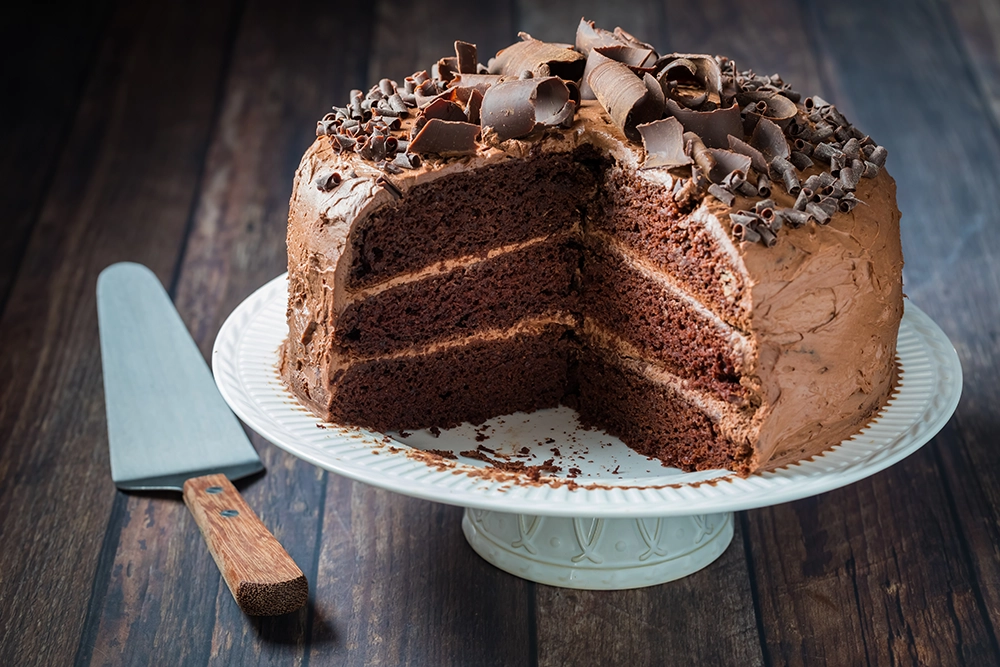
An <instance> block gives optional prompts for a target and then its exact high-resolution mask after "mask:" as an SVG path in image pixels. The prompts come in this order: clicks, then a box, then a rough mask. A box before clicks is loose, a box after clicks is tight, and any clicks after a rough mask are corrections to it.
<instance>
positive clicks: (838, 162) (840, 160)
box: [830, 153, 847, 178]
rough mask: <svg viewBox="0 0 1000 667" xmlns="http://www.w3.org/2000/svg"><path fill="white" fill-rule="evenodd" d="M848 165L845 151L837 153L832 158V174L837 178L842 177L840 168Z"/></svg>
mask: <svg viewBox="0 0 1000 667" xmlns="http://www.w3.org/2000/svg"><path fill="white" fill-rule="evenodd" d="M846 166H847V156H846V155H844V154H843V153H837V154H836V155H834V156H833V157H832V158H830V174H831V175H833V176H834V177H836V178H840V170H841V169H843V168H844V167H846Z"/></svg>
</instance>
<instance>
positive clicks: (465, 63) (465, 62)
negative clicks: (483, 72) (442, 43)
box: [455, 40, 479, 74]
mask: <svg viewBox="0 0 1000 667" xmlns="http://www.w3.org/2000/svg"><path fill="white" fill-rule="evenodd" d="M455 58H456V60H458V68H457V69H458V71H459V72H460V73H462V74H475V73H476V63H477V62H478V60H479V57H478V55H477V53H476V45H475V44H469V43H468V42H462V41H457V40H456V42H455Z"/></svg>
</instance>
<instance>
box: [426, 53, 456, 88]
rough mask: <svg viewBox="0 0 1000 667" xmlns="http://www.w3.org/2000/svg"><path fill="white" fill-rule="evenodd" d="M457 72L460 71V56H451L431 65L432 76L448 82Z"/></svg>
mask: <svg viewBox="0 0 1000 667" xmlns="http://www.w3.org/2000/svg"><path fill="white" fill-rule="evenodd" d="M456 72H458V58H457V57H455V56H449V57H447V58H442V59H441V60H439V61H437V62H436V63H434V65H433V66H432V67H431V78H434V79H440V80H441V81H445V82H448V81H451V79H452V77H454V76H455V73H456Z"/></svg>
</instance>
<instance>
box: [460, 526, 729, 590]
mask: <svg viewBox="0 0 1000 667" xmlns="http://www.w3.org/2000/svg"><path fill="white" fill-rule="evenodd" d="M462 530H463V532H464V533H465V539H467V540H468V541H469V544H470V545H471V546H472V548H473V549H475V551H476V553H478V554H479V555H480V556H482V557H483V558H484V559H485V560H486V561H487V562H488V563H491V564H493V565H495V566H496V567H498V568H500V569H501V570H504V571H506V572H510V573H511V574H513V575H516V576H518V577H522V578H524V579H529V580H531V581H535V582H538V583H540V584H548V585H549V586H560V587H562V588H580V589H584V590H620V589H624V588H642V587H643V586H655V585H656V584H662V583H665V582H668V581H673V580H675V579H680V578H681V577H686V576H688V575H689V574H693V573H695V572H697V571H698V570H700V569H702V568H703V567H706V566H708V565H709V564H710V563H711V562H712V561H714V560H715V559H716V558H718V557H719V556H721V555H722V552H723V551H725V550H726V547H728V546H729V543H730V542H731V541H732V539H733V514H732V512H724V513H722V514H699V515H695V516H679V517H655V518H648V519H590V518H568V517H551V516H531V515H527V514H506V513H503V512H492V511H488V510H478V509H468V508H467V509H466V510H465V516H464V517H463V518H462Z"/></svg>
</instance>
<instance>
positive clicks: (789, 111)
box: [736, 91, 798, 128]
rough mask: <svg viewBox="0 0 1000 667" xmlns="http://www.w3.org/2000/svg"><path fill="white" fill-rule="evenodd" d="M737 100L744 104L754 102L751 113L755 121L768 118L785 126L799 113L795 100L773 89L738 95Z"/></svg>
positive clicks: (779, 125)
mask: <svg viewBox="0 0 1000 667" xmlns="http://www.w3.org/2000/svg"><path fill="white" fill-rule="evenodd" d="M736 100H737V101H738V102H739V103H740V104H741V105H743V106H745V105H747V104H748V103H751V102H752V103H754V106H753V110H752V111H750V113H749V115H750V116H752V117H753V122H754V123H757V122H759V119H760V118H767V119H768V120H770V121H771V122H772V123H774V124H775V125H777V126H778V127H781V128H785V127H787V126H788V125H790V124H791V122H792V119H793V118H794V117H795V114H796V113H798V107H796V106H795V103H794V102H792V101H791V100H790V99H788V98H787V97H785V96H784V95H779V94H777V93H775V92H771V91H767V92H754V93H749V94H745V95H737V96H736Z"/></svg>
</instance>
